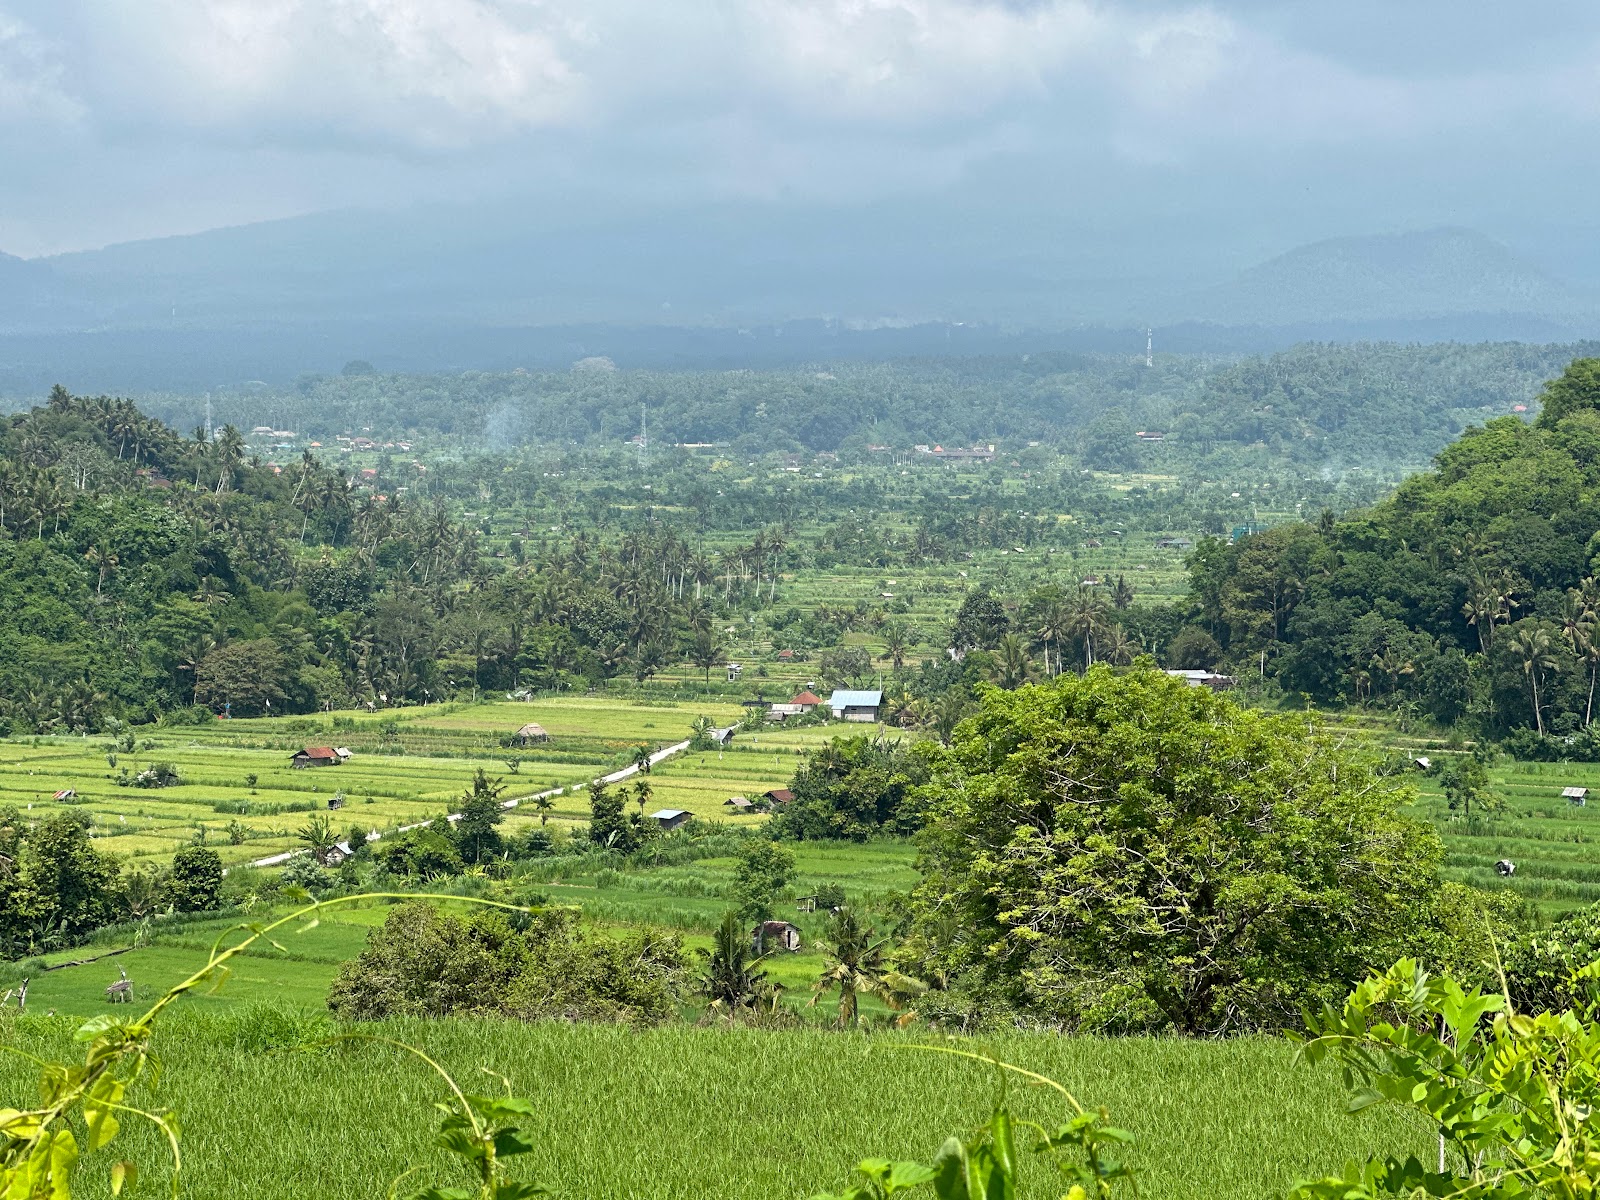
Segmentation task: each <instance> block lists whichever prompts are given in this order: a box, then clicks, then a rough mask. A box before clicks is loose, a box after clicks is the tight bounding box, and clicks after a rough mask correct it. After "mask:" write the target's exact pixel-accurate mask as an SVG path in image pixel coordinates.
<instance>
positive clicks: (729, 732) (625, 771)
mask: <svg viewBox="0 0 1600 1200" xmlns="http://www.w3.org/2000/svg"><path fill="white" fill-rule="evenodd" d="M737 728H739V727H738V726H737V725H729V726H727V727H726V728H724V729H713V730H712V731H711V736H712V737H713V738H715V739H716V740H717V741H719V742H722V743H723V744H724V745H726V744H727V743H728V741H729V740H730V739H731V738H732V736H733V731H734V730H735V729H737ZM688 748H689V740H688V739H685V740H684V741H681V742H674V743H673V744H672V745H670V746H666V747H663V748H662V749H660V750H656V751H654V752H652V753H651V755H650V765H651V766H652V767H654V766H655V765H656V764H657V763H660V762H665V761H666V760H667V759H669V758H671V757H672V756H673V755H675V754H682V753H683V752H684V751H685V750H687V749H688ZM638 773H639V767H638V764H636V763H629V764H628V765H627V766H625V767H623V768H622V769H621V770H620V771H613V772H611V774H609V775H601V776H600V777H599V778H600V779H602V780H604V781H605V782H606V783H617V782H620V781H621V780H624V779H627V778H628V777H629V776H630V775H637V774H638ZM591 782H593V781H591ZM588 786H589V784H587V783H575V784H572V785H571V786H570V787H559V788H547V789H546V790H544V791H542V792H533V793H532V794H530V795H527V796H518V797H517V798H516V799H514V800H503V801H501V803H500V807H501V808H516V807H517V805H519V804H521V803H522V802H523V801H524V800H539V799H542V798H544V797H545V796H564V795H566V794H567V793H569V792H576V791H578V790H579V789H580V788H586V787H588ZM446 819H447V820H450V821H458V820H460V819H461V814H460V813H450V814H448V815H447V817H446ZM426 824H428V822H427V821H418V822H416V823H415V824H412V825H402V826H400V828H399V829H396V830H395V831H394V832H395V833H405V832H406V831H407V830H409V829H421V828H422V827H423V826H424V825H426ZM382 836H383V835H382V834H379V833H377V832H373V833H371V834H368V835H367V842H368V844H369V845H370V844H371V843H373V842H375V841H378V840H379V839H380V838H381V837H382ZM339 851H340V853H342V854H349V853H350V844H349V843H348V842H340V843H339ZM309 853H311V851H309V850H285V851H284V852H283V853H282V854H273V855H269V856H268V857H266V858H258V859H255V860H254V861H252V862H248V863H245V864H244V865H245V866H247V867H281V866H283V864H284V863H286V862H288V861H289V860H290V859H291V858H294V857H296V856H297V855H301V854H309Z"/></svg>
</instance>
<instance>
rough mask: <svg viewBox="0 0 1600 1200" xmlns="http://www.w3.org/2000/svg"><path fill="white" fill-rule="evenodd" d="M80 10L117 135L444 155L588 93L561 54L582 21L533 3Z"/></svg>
mask: <svg viewBox="0 0 1600 1200" xmlns="http://www.w3.org/2000/svg"><path fill="white" fill-rule="evenodd" d="M86 7H88V8H90V9H91V10H92V15H90V16H88V17H85V18H84V19H83V20H82V22H81V28H82V29H84V30H85V31H86V32H85V46H84V51H85V53H86V54H87V56H88V57H89V58H90V60H91V61H93V62H94V63H95V64H96V68H97V70H96V74H95V75H94V77H93V79H92V82H91V83H90V84H89V86H90V87H91V88H92V89H93V90H94V92H95V93H96V95H97V99H98V100H99V107H100V109H101V112H102V116H103V119H105V120H106V121H107V122H109V123H110V124H112V125H114V126H115V125H118V124H123V125H134V126H145V127H148V126H151V125H156V126H165V127H167V128H169V129H174V130H178V131H183V132H187V133H190V134H202V135H207V136H216V137H222V138H228V137H246V138H251V139H255V140H258V141H267V142H280V141H299V142H320V141H325V140H333V141H338V140H348V141H354V142H359V141H361V140H364V139H365V140H368V141H376V142H377V143H379V144H390V145H401V146H415V147H420V148H428V149H449V148H456V147H460V146H464V145H470V144H473V143H477V142H482V141H486V140H494V139H498V138H503V137H505V136H508V135H512V134H515V133H517V132H520V131H523V130H527V129H536V128H539V127H542V126H547V125H551V124H558V123H562V122H564V121H566V120H568V119H569V118H570V116H571V114H572V113H573V111H574V109H575V108H576V107H577V106H578V105H579V103H580V102H581V98H582V94H583V89H584V81H583V79H582V77H581V75H580V74H579V73H578V72H577V71H576V70H575V69H574V68H573V66H572V64H571V62H570V60H569V57H568V50H569V48H570V47H571V46H574V45H579V44H581V42H582V39H583V32H582V28H581V23H579V22H577V21H575V20H571V19H568V18H566V17H563V16H562V15H561V14H560V13H558V12H553V11H552V10H550V9H548V8H546V7H545V6H544V5H541V4H537V3H532V2H518V0H509V2H502V3H487V2H483V0H207V3H204V4H195V3H193V2H192V0H143V3H141V4H138V5H128V4H124V3H121V0H101V2H98V3H92V4H89V5H86ZM119 97H120V98H122V99H121V102H120V103H119V102H118V99H117V98H119Z"/></svg>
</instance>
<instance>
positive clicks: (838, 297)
mask: <svg viewBox="0 0 1600 1200" xmlns="http://www.w3.org/2000/svg"><path fill="white" fill-rule="evenodd" d="M481 215H482V216H483V219H482V220H481V221H473V220H471V219H469V217H470V214H469V213H468V212H467V210H465V209H461V210H456V209H429V210H408V211H406V212H365V211H339V212H322V213H314V214H310V215H307V216H304V217H295V218H289V219H285V220H279V221H271V222H263V223H260V224H254V225H245V226H237V227H232V228H227V229H217V230H211V231H207V232H204V233H199V234H194V235H187V236H181V237H170V238H163V239H158V240H150V241H141V242H131V243H125V244H121V245H116V246H110V247H107V248H105V249H102V250H95V251H85V252H79V253H73V254H66V255H59V256H56V257H52V258H44V259H31V260H22V259H16V258H10V257H0V376H5V377H4V378H0V387H5V388H6V389H8V390H10V389H14V388H16V387H18V386H19V385H20V386H24V387H31V386H32V384H31V381H32V380H34V379H35V378H60V377H71V378H78V379H82V373H81V368H83V367H86V366H88V365H89V363H90V362H91V361H92V362H93V363H94V364H95V366H96V370H94V371H92V372H89V373H90V374H94V375H95V376H97V377H98V375H99V369H98V368H99V367H100V366H103V365H104V364H105V362H107V361H108V360H109V359H110V358H113V357H117V356H120V357H121V359H122V360H123V361H125V362H126V363H127V364H128V365H129V366H130V368H132V367H135V366H136V365H139V366H140V368H141V369H138V370H136V371H135V373H136V374H139V375H140V376H141V382H142V383H143V384H145V385H146V386H162V383H161V381H159V380H157V379H153V378H149V377H147V376H145V375H144V371H143V369H142V366H144V365H149V364H151V363H156V362H160V361H164V360H165V352H167V351H171V350H172V349H173V348H174V347H177V346H181V347H183V350H182V353H183V355H184V357H185V359H186V360H187V362H186V364H185V368H184V369H185V370H187V369H188V368H189V367H193V368H194V369H195V370H196V371H199V372H200V374H202V375H204V376H206V377H208V378H210V377H215V378H228V377H248V378H282V377H285V376H290V377H292V375H294V374H296V373H299V372H301V371H305V370H328V369H337V367H338V366H339V365H340V364H341V363H342V362H343V361H345V360H346V359H347V358H357V357H359V358H369V359H371V360H372V361H374V362H378V363H379V364H380V365H382V366H384V367H386V368H392V369H396V370H412V371H416V370H433V369H465V368H475V367H482V368H494V367H497V366H511V365H527V366H530V367H531V366H534V365H556V364H558V363H559V362H561V361H562V359H561V356H562V355H563V354H565V353H567V347H569V346H571V347H573V348H576V347H578V346H579V345H581V346H583V347H584V348H585V349H586V351H587V352H589V353H607V354H613V355H614V356H616V357H618V360H619V361H623V360H624V359H627V360H629V361H631V362H632V363H634V364H635V365H671V364H672V363H674V362H683V361H688V362H694V363H698V364H712V363H715V362H716V361H719V360H721V359H729V360H732V359H737V358H738V357H739V356H740V355H741V353H743V352H745V351H747V350H748V351H750V352H753V353H754V354H755V355H756V357H757V358H758V359H760V360H761V361H766V362H773V361H785V360H787V361H798V360H803V359H806V358H811V357H817V358H826V357H833V356H835V354H837V353H838V352H839V346H840V345H841V343H843V342H850V343H853V344H855V346H856V347H858V351H859V353H860V354H861V355H862V356H869V355H870V354H872V353H873V352H874V351H873V347H880V348H881V351H882V352H883V353H886V354H893V353H896V352H900V353H905V352H908V351H909V352H911V353H927V352H929V351H930V350H931V349H932V347H931V346H930V345H929V342H930V340H941V341H942V340H954V341H957V342H967V343H972V342H976V343H981V344H982V345H983V349H982V350H979V351H978V352H988V351H991V350H1003V348H1004V344H1005V343H1010V344H1013V345H1018V346H1021V345H1022V343H1031V344H1029V345H1027V346H1026V348H1027V349H1046V348H1052V347H1054V348H1061V349H1067V348H1080V349H1088V350H1097V351H1107V352H1122V351H1123V350H1124V349H1127V350H1128V351H1129V352H1132V351H1134V350H1136V349H1137V348H1138V347H1134V346H1133V344H1132V340H1133V334H1132V331H1133V330H1134V328H1135V327H1137V328H1139V329H1140V331H1141V335H1142V327H1143V326H1144V325H1145V324H1146V323H1150V324H1154V325H1155V326H1156V327H1157V335H1158V349H1164V350H1191V351H1193V350H1198V351H1215V352H1220V353H1237V352H1249V351H1258V350H1267V349H1276V348H1281V347H1282V346H1285V345H1288V344H1291V343H1292V342H1295V341H1300V340H1306V339H1312V340H1329V341H1350V340H1362V339H1374V338H1375V339H1398V340H1424V341H1440V340H1498V339H1506V338H1511V339H1522V340H1533V341H1568V340H1573V339H1575V338H1581V337H1585V336H1590V335H1592V334H1593V333H1595V332H1596V326H1595V323H1594V320H1593V318H1594V315H1595V314H1596V312H1597V311H1600V308H1597V306H1596V305H1595V303H1594V302H1593V301H1592V299H1591V298H1589V297H1586V296H1584V295H1583V294H1582V293H1581V292H1580V291H1578V290H1577V289H1574V288H1572V287H1570V286H1568V285H1566V284H1564V283H1562V282H1559V281H1557V280H1555V279H1552V278H1550V277H1549V276H1548V275H1546V274H1545V273H1543V272H1541V271H1540V270H1538V269H1537V268H1535V267H1533V266H1530V265H1529V264H1527V263H1525V262H1523V261H1522V260H1520V259H1519V258H1518V257H1517V256H1516V255H1515V254H1514V253H1513V252H1512V251H1510V250H1509V249H1507V248H1506V247H1504V246H1502V245H1500V244H1499V243H1497V242H1495V241H1493V240H1492V239H1490V238H1487V237H1485V236H1484V235H1482V234H1480V233H1475V232H1473V231H1470V230H1462V229H1446V230H1434V231H1429V232H1423V233H1411V234H1399V235H1385V236H1377V237H1351V238H1337V239H1331V240H1327V241H1322V242H1316V243H1312V244H1310V245H1306V246H1302V247H1298V248H1296V249H1293V250H1290V251H1288V252H1286V253H1284V254H1282V255H1279V256H1277V257H1276V258H1273V259H1270V260H1268V261H1266V262H1263V263H1260V264H1258V265H1256V266H1253V267H1250V268H1248V269H1247V270H1245V271H1243V272H1241V273H1240V274H1238V275H1237V276H1236V277H1235V278H1233V279H1231V280H1229V281H1227V282H1224V283H1221V284H1217V285H1214V286H1211V287H1209V288H1203V289H1199V290H1193V284H1192V283H1190V284H1182V283H1178V284H1176V286H1174V283H1172V282H1169V283H1168V284H1167V285H1166V286H1165V287H1163V286H1162V285H1161V283H1160V281H1157V280H1152V279H1145V280H1142V281H1141V280H1137V279H1135V278H1133V276H1132V274H1131V273H1130V274H1127V275H1124V276H1123V277H1121V278H1118V277H1116V276H1115V275H1114V274H1099V275H1092V274H1090V269H1091V267H1093V266H1094V265H1095V264H1094V263H1093V262H1092V261H1091V257H1092V254H1095V253H1102V252H1103V251H1104V248H1103V247H1102V248H1100V249H1094V248H1088V249H1086V248H1085V246H1084V245H1083V244H1082V239H1075V238H1073V237H1072V236H1070V235H1068V234H1066V233H1058V234H1056V235H1055V236H1053V237H1045V238H1041V237H1040V236H1039V234H1038V233H1037V231H1035V232H1033V233H1030V232H1028V231H1026V230H1006V229H985V228H980V227H975V226H973V225H971V224H970V223H968V224H963V223H962V222H961V221H959V220H946V219H945V218H944V217H941V218H932V217H929V216H928V215H927V214H925V213H924V214H920V215H917V214H906V215H905V219H904V220H902V221H900V222H898V223H897V222H896V220H895V212H894V209H893V208H892V207H890V206H883V207H880V208H876V209H861V210H855V211H852V212H848V213H846V212H830V213H818V212H811V213H791V214H788V216H785V215H784V214H782V213H780V212H778V211H776V210H756V209H752V210H740V209H733V208H729V209H727V210H726V211H722V210H718V211H710V210H707V211H703V212H698V213H694V214H687V213H683V212H674V213H660V214H655V215H654V216H652V217H650V218H640V217H621V216H614V215H613V216H603V215H601V216H596V217H595V218H594V219H593V220H591V221H589V222H587V223H581V224H574V223H571V222H569V223H568V224H567V225H565V226H562V227H559V228H558V227H556V226H555V225H553V224H550V223H546V224H544V225H540V224H539V223H538V214H533V213H527V212H522V211H519V210H517V209H515V208H510V207H502V208H499V209H496V210H492V211H489V210H486V211H485V212H484V213H483V214H481ZM947 216H948V214H947ZM1029 251H1031V253H1030V252H1029ZM1086 255H1089V256H1091V257H1085V256H1086ZM1182 269H1187V268H1174V270H1182ZM1158 294H1164V295H1165V296H1166V299H1165V300H1161V301H1158V300H1157V299H1155V297H1156V296H1157V295H1158ZM983 328H987V332H984V333H981V334H980V333H978V330H979V329H983ZM910 329H925V330H926V332H924V333H922V334H919V335H915V336H912V335H909V334H907V333H904V332H895V331H896V330H900V331H904V330H910ZM568 331H571V332H568ZM873 331H883V332H881V333H874V332H873ZM419 332H420V334H421V336H420V337H419ZM791 334H798V335H799V336H798V337H793V336H786V335H791ZM857 334H866V335H869V336H855V335H857ZM1136 340H1138V341H1141V342H1142V336H1140V337H1139V338H1137V339H1136ZM758 344H763V346H762V348H759V349H758V348H757V346H758ZM913 345H914V346H915V348H914V349H912V346H913ZM113 347H114V348H115V349H113ZM158 347H162V348H163V353H161V354H158V353H157V352H156V351H157V348H158ZM853 353H855V352H847V354H853ZM578 356H581V355H577V354H574V357H578ZM202 363H204V365H203V366H202V365H201V364H202ZM162 369H163V370H164V371H167V372H172V371H176V370H178V368H177V367H176V366H175V365H172V366H163V368H162ZM23 380H27V381H30V382H28V383H26V384H24V383H23V382H22V381H23ZM169 382H170V384H171V385H173V386H189V385H192V384H194V383H195V382H196V381H195V380H194V379H190V378H188V377H185V378H183V379H181V380H180V379H179V378H177V377H176V376H175V375H174V376H173V377H172V378H171V379H170V381H169Z"/></svg>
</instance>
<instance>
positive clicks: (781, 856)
mask: <svg viewBox="0 0 1600 1200" xmlns="http://www.w3.org/2000/svg"><path fill="white" fill-rule="evenodd" d="M793 876H794V854H793V853H792V852H791V851H789V850H788V849H787V848H785V847H784V846H782V845H780V844H779V843H777V842H771V841H767V840H765V839H757V840H755V841H752V842H749V843H748V844H747V845H746V846H745V848H744V849H743V850H742V851H741V852H740V854H739V861H738V864H737V865H736V866H735V867H734V869H733V898H734V900H736V901H737V902H738V905H739V908H738V914H739V916H740V917H741V918H742V919H744V920H746V921H765V920H767V919H768V918H769V917H771V916H772V904H773V901H775V900H776V899H777V898H778V893H780V892H781V891H782V890H783V888H784V886H785V885H786V884H788V882H789V880H790V879H791V878H792V877H793Z"/></svg>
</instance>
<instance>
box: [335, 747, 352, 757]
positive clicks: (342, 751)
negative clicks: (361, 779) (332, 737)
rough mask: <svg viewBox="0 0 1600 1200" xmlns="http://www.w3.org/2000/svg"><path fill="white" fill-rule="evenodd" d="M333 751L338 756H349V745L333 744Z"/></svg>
mask: <svg viewBox="0 0 1600 1200" xmlns="http://www.w3.org/2000/svg"><path fill="white" fill-rule="evenodd" d="M333 752H334V753H335V754H337V755H338V756H339V757H340V758H349V757H350V747H349V746H335V747H334V748H333Z"/></svg>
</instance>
